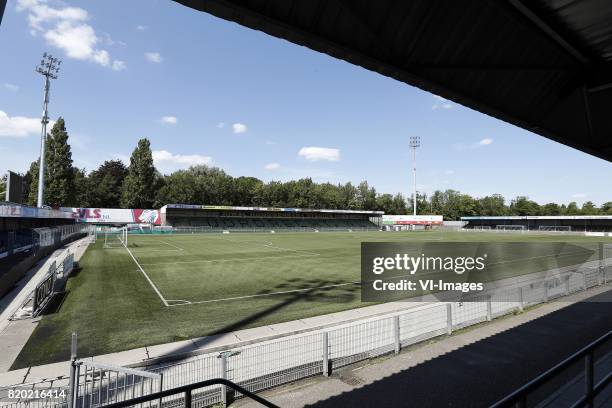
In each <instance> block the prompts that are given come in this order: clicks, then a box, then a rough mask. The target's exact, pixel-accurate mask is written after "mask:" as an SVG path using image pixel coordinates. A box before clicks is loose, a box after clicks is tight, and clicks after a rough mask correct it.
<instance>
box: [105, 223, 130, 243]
mask: <svg viewBox="0 0 612 408" xmlns="http://www.w3.org/2000/svg"><path fill="white" fill-rule="evenodd" d="M127 245H128V229H127V227H123V228H108V229H106V230H105V231H104V248H124V247H125V248H127Z"/></svg>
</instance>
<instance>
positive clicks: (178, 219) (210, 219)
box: [160, 204, 383, 230]
mask: <svg viewBox="0 0 612 408" xmlns="http://www.w3.org/2000/svg"><path fill="white" fill-rule="evenodd" d="M160 213H161V220H162V225H163V226H172V227H175V228H177V227H197V228H203V229H210V230H279V229H280V230H282V229H306V230H347V229H360V230H369V229H372V230H378V229H379V228H380V226H381V225H382V215H383V212H382V211H363V210H327V209H304V208H276V207H233V206H218V205H191V204H168V205H165V206H163V207H162V208H161V209H160Z"/></svg>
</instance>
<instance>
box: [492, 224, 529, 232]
mask: <svg viewBox="0 0 612 408" xmlns="http://www.w3.org/2000/svg"><path fill="white" fill-rule="evenodd" d="M525 229H526V228H525V226H524V225H496V226H495V230H497V231H525Z"/></svg>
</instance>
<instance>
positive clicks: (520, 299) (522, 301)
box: [518, 286, 524, 312]
mask: <svg viewBox="0 0 612 408" xmlns="http://www.w3.org/2000/svg"><path fill="white" fill-rule="evenodd" d="M518 298H519V302H518V303H519V311H521V312H522V311H523V310H524V300H523V287H522V286H519V287H518Z"/></svg>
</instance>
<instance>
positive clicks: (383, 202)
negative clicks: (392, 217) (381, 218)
mask: <svg viewBox="0 0 612 408" xmlns="http://www.w3.org/2000/svg"><path fill="white" fill-rule="evenodd" d="M376 209H377V210H379V211H384V212H385V214H395V213H394V212H393V196H392V195H391V194H380V195H379V196H378V197H376Z"/></svg>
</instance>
